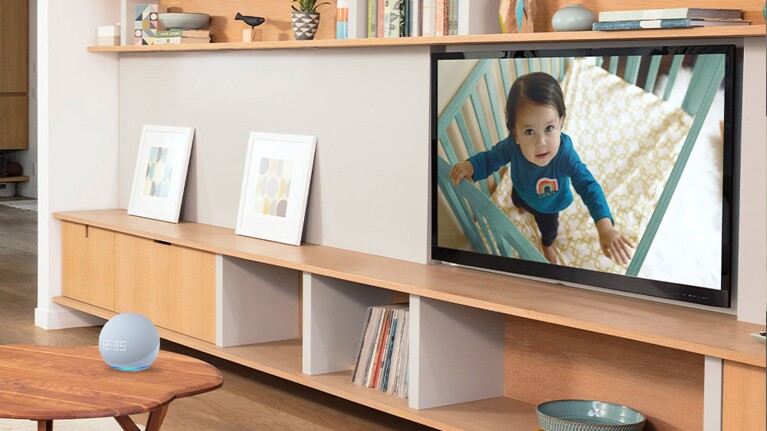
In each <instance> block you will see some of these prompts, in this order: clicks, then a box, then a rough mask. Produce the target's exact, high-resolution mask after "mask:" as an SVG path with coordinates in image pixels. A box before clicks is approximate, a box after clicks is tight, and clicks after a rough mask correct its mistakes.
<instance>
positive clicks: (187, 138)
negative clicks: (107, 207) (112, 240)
mask: <svg viewBox="0 0 767 431" xmlns="http://www.w3.org/2000/svg"><path fill="white" fill-rule="evenodd" d="M193 140H194V129H193V128H191V127H168V126H152V125H144V128H143V129H142V131H141V144H140V145H139V151H138V159H137V160H136V170H135V172H134V174H133V187H132V188H131V195H130V202H129V204H128V214H130V215H135V216H140V217H146V218H152V219H156V220H162V221H167V222H171V223H178V216H179V212H180V211H181V200H182V198H183V196H184V184H185V183H186V173H187V169H188V168H189V157H190V155H191V154H192V141H193Z"/></svg>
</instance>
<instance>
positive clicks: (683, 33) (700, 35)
mask: <svg viewBox="0 0 767 431" xmlns="http://www.w3.org/2000/svg"><path fill="white" fill-rule="evenodd" d="M764 36H765V25H748V26H731V27H726V26H725V27H698V28H685V29H658V30H629V31H577V32H543V33H515V34H476V35H470V36H427V37H401V38H375V39H320V40H307V41H295V40H283V41H270V42H227V43H206V44H181V45H129V46H91V47H89V48H88V51H90V52H116V53H132V52H174V51H235V50H259V49H261V50H266V49H302V48H384V47H411V46H414V47H415V46H452V45H480V44H513V43H520V44H521V43H525V44H530V43H539V42H546V43H552V42H562V43H564V42H609V41H634V40H660V39H717V38H741V37H764Z"/></svg>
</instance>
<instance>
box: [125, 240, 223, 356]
mask: <svg viewBox="0 0 767 431" xmlns="http://www.w3.org/2000/svg"><path fill="white" fill-rule="evenodd" d="M115 249H116V258H117V265H116V285H115V311H117V312H119V313H124V312H134V313H140V314H143V315H145V316H147V317H148V318H149V319H151V320H152V322H154V324H155V325H157V326H159V327H162V328H166V329H170V330H173V331H176V332H179V333H182V334H185V335H189V336H191V337H195V338H199V339H202V340H205V341H208V342H211V343H214V342H215V341H216V327H215V324H216V323H215V322H216V319H215V313H216V259H215V254H213V253H209V252H204V251H200V250H194V249H191V248H186V247H181V246H178V245H175V244H170V243H166V242H162V241H153V240H150V239H146V238H139V237H134V236H130V235H125V234H120V233H118V234H116V238H115Z"/></svg>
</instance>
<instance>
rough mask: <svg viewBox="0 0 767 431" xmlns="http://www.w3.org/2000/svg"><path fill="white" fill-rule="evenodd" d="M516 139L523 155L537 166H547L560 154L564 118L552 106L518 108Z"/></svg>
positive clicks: (529, 105) (515, 127)
mask: <svg viewBox="0 0 767 431" xmlns="http://www.w3.org/2000/svg"><path fill="white" fill-rule="evenodd" d="M515 123H516V124H515V125H514V130H513V131H512V132H513V134H514V139H515V140H516V141H517V145H519V146H520V148H521V150H522V155H524V156H525V159H527V161H529V162H530V163H532V164H534V165H536V166H546V165H548V164H549V162H550V161H551V159H553V158H554V156H556V155H557V152H559V136H560V134H561V133H562V130H561V129H562V118H561V117H560V116H559V112H557V109H556V108H554V107H552V106H544V105H535V104H532V103H525V104H523V105H522V106H520V107H519V108H517V118H516V120H515Z"/></svg>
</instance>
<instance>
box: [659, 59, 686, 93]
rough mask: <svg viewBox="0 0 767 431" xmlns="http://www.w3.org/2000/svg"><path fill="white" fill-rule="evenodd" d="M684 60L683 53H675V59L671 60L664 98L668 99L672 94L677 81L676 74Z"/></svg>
mask: <svg viewBox="0 0 767 431" xmlns="http://www.w3.org/2000/svg"><path fill="white" fill-rule="evenodd" d="M682 60H684V56H683V55H675V56H674V60H673V61H672V62H671V68H669V71H668V81H666V91H664V92H663V100H668V98H669V96H671V90H673V89H674V81H676V74H677V73H678V72H679V67H680V66H681V65H682Z"/></svg>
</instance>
